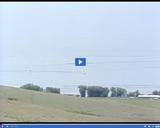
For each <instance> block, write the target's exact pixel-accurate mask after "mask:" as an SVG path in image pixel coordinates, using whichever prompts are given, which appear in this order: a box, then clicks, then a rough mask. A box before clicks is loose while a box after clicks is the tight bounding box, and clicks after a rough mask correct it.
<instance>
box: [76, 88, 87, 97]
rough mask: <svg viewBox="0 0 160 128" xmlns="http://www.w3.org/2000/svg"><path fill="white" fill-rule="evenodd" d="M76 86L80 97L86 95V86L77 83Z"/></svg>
mask: <svg viewBox="0 0 160 128" xmlns="http://www.w3.org/2000/svg"><path fill="white" fill-rule="evenodd" d="M78 88H79V93H80V95H81V97H85V96H86V90H87V86H85V85H79V86H78Z"/></svg>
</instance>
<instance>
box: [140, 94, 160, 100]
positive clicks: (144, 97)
mask: <svg viewBox="0 0 160 128" xmlns="http://www.w3.org/2000/svg"><path fill="white" fill-rule="evenodd" d="M138 98H143V99H150V98H151V99H160V95H151V94H150V95H139V96H138Z"/></svg>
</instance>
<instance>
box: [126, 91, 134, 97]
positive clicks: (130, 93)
mask: <svg viewBox="0 0 160 128" xmlns="http://www.w3.org/2000/svg"><path fill="white" fill-rule="evenodd" d="M127 96H128V97H135V96H136V94H135V92H129V93H128V94H127Z"/></svg>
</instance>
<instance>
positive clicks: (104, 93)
mask: <svg viewBox="0 0 160 128" xmlns="http://www.w3.org/2000/svg"><path fill="white" fill-rule="evenodd" d="M108 94H109V89H108V88H107V87H105V88H103V92H102V95H101V96H102V97H108Z"/></svg>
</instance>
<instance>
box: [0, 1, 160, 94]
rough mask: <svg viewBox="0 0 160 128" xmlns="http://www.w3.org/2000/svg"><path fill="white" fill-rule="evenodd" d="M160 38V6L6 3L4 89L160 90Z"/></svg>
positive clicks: (0, 15)
mask: <svg viewBox="0 0 160 128" xmlns="http://www.w3.org/2000/svg"><path fill="white" fill-rule="evenodd" d="M159 35H160V3H158V2H157V3H156V2H153V3H152V2H148V3H147V2H143V3H141V2H138V3H136V2H128V3H127V2H121V3H119V2H90V3H89V2H60V3H58V2H15V3H12V2H6V3H5V2H1V3H0V85H7V86H13V87H20V86H22V85H24V84H26V83H33V84H37V85H40V86H42V87H44V88H45V87H47V86H50V87H58V88H61V92H62V93H75V94H76V93H78V88H77V86H78V85H82V84H83V85H87V86H90V85H98V86H104V87H109V88H110V87H112V86H115V87H116V86H117V87H124V88H126V89H127V90H128V91H135V90H137V89H138V90H140V92H141V93H150V92H152V91H153V90H155V89H157V90H158V89H159V90H160V36H159ZM75 58H86V66H83V67H79V66H78V67H77V66H75V64H74V63H75Z"/></svg>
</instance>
